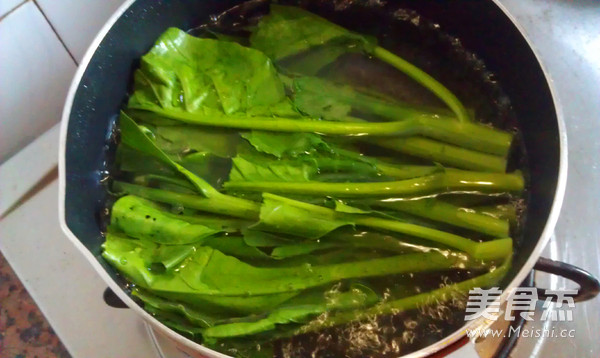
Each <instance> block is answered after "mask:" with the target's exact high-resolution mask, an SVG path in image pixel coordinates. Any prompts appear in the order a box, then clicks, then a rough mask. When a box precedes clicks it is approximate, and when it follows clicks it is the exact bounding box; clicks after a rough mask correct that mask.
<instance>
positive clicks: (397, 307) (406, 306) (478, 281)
mask: <svg viewBox="0 0 600 358" xmlns="http://www.w3.org/2000/svg"><path fill="white" fill-rule="evenodd" d="M510 263H511V260H510V257H508V258H507V259H506V261H505V262H504V263H503V264H502V266H500V267H498V268H496V269H495V270H493V271H491V272H489V273H486V274H483V275H481V276H477V277H475V278H471V279H468V280H465V281H462V282H459V283H455V284H452V285H448V286H444V287H442V288H439V289H437V290H433V291H429V292H425V293H421V294H418V295H415V296H410V297H406V298H401V299H398V300H394V301H387V302H382V303H381V304H378V305H376V306H374V307H371V308H369V309H362V310H356V311H349V312H340V313H336V314H333V315H331V316H329V317H327V318H326V319H319V320H314V321H312V322H311V323H309V324H307V325H305V326H303V327H301V328H300V329H299V330H298V331H297V332H295V333H296V334H304V333H309V332H315V331H320V330H322V329H325V328H329V327H334V326H338V325H342V324H346V323H349V322H352V321H362V320H365V319H370V318H373V317H376V316H379V315H388V314H398V313H400V312H404V311H408V310H411V309H416V308H420V307H424V306H429V305H436V304H442V303H444V302H448V301H452V300H453V299H456V298H457V297H460V298H464V297H465V296H466V295H467V293H468V292H469V290H471V289H473V288H477V287H491V286H494V285H498V284H499V283H500V281H501V280H502V279H503V278H504V276H505V275H506V273H507V272H508V269H509V268H510Z"/></svg>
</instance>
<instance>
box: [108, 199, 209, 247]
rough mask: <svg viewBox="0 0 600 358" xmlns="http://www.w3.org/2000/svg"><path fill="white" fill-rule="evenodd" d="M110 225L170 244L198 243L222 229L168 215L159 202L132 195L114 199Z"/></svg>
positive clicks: (140, 237)
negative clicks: (158, 204) (159, 205)
mask: <svg viewBox="0 0 600 358" xmlns="http://www.w3.org/2000/svg"><path fill="white" fill-rule="evenodd" d="M111 225H112V226H115V227H118V228H119V229H120V230H121V231H123V232H124V233H126V234H127V235H129V236H131V237H135V238H138V239H145V240H149V241H153V242H156V243H159V244H171V245H181V244H192V243H198V242H200V241H201V240H203V239H205V238H207V237H209V236H211V235H214V234H216V233H218V232H219V231H217V230H215V229H211V228H209V227H206V226H203V225H198V224H190V223H189V222H187V221H184V220H177V219H174V218H173V217H171V216H168V215H165V214H164V213H163V211H162V210H161V209H160V208H159V207H158V206H157V205H156V204H154V203H152V202H150V201H148V200H145V199H142V198H138V197H135V196H131V195H128V196H124V197H122V198H120V199H119V200H117V201H116V202H115V204H114V205H113V207H112V215H111Z"/></svg>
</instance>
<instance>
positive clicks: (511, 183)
mask: <svg viewBox="0 0 600 358" xmlns="http://www.w3.org/2000/svg"><path fill="white" fill-rule="evenodd" d="M224 187H225V188H226V189H228V190H237V191H250V192H270V193H285V194H306V195H323V196H330V195H332V196H338V197H365V196H383V195H400V196H414V195H421V194H431V193H439V192H448V191H475V192H486V193H502V192H519V191H521V190H523V187H524V181H523V177H522V175H521V173H519V172H516V173H514V174H495V173H480V172H465V171H458V170H457V171H449V172H446V173H438V174H433V175H428V176H424V177H420V178H415V179H407V180H400V181H393V182H375V183H323V182H314V181H309V182H266V181H265V182H262V181H260V182H246V181H230V182H226V183H225V184H224Z"/></svg>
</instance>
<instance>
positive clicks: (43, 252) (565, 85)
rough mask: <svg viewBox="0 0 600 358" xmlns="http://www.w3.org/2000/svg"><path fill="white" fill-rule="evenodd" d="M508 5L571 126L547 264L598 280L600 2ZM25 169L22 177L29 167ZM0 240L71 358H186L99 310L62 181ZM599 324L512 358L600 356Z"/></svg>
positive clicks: (136, 323)
mask: <svg viewBox="0 0 600 358" xmlns="http://www.w3.org/2000/svg"><path fill="white" fill-rule="evenodd" d="M501 3H502V5H504V6H505V7H506V8H507V9H508V11H509V13H510V14H511V15H512V16H514V17H515V18H516V19H517V21H518V23H519V24H520V26H521V27H522V29H523V30H524V33H525V34H526V35H527V36H528V37H529V39H530V42H531V44H532V46H533V47H534V49H535V50H536V52H537V54H538V55H539V56H540V58H541V62H542V64H543V66H544V67H545V68H546V70H547V71H548V73H549V74H550V77H551V79H552V87H553V89H554V95H555V99H556V101H557V102H558V104H559V109H560V111H561V113H562V115H563V118H564V120H565V122H566V125H567V134H568V149H569V174H568V175H569V177H568V184H567V192H566V199H565V203H564V206H563V210H562V213H561V217H560V219H559V222H558V226H557V229H556V235H555V237H553V238H552V240H551V242H550V243H549V244H548V246H547V248H546V250H545V253H544V256H546V257H549V258H552V259H558V260H562V261H565V262H568V263H572V264H576V265H578V266H580V267H582V268H585V269H586V270H589V271H590V272H591V273H593V274H595V275H596V276H600V241H599V240H598V234H599V233H600V222H598V220H597V216H598V213H600V157H599V156H598V153H600V141H599V140H597V139H596V137H597V136H598V135H599V134H600V25H599V24H600V0H501ZM55 132H56V131H55ZM55 136H56V133H50V134H48V135H47V136H46V137H47V138H44V143H42V144H43V145H40V144H39V143H38V144H36V143H33V144H32V148H28V149H29V150H30V152H32V153H35V151H36V150H37V151H39V152H40V153H41V152H46V153H47V148H48V143H47V142H48V141H52V140H55V143H57V142H58V138H54V137H55ZM36 145H37V146H38V147H36ZM52 159H53V160H54V161H56V158H55V157H53V158H52ZM21 161H22V166H23V168H25V167H26V165H27V164H28V159H27V158H23V159H22V160H21ZM12 165H16V166H17V167H18V163H17V164H14V163H13V164H12ZM0 238H1V240H0V249H1V250H2V252H3V253H4V255H5V256H6V257H7V259H8V261H9V262H10V263H11V265H12V266H13V268H14V269H15V271H16V272H17V274H18V275H19V276H20V278H21V279H22V280H23V282H24V284H25V286H26V287H27V289H28V290H29V291H30V293H31V294H32V296H33V298H34V299H35V300H36V302H37V303H38V304H39V306H40V308H41V309H42V311H43V312H44V314H45V315H46V317H47V318H48V319H49V321H50V323H51V324H52V326H53V328H54V329H55V331H56V332H57V334H58V335H59V336H60V338H61V339H62V340H63V342H64V344H65V346H66V347H67V349H68V350H69V351H70V353H71V354H72V355H73V356H74V357H86V358H94V357H98V358H100V357H103V358H104V357H116V358H129V357H161V356H164V357H168V358H180V357H185V356H184V355H181V354H179V353H177V351H175V350H173V347H172V346H170V345H169V343H168V342H166V341H163V340H161V339H160V338H159V339H157V340H154V339H153V338H152V337H151V335H149V331H148V330H147V329H146V327H145V325H144V323H143V322H142V321H141V320H140V319H139V318H138V317H137V316H136V315H135V314H134V313H133V312H131V311H128V310H118V309H113V308H110V307H108V306H106V305H105V304H104V303H103V302H102V299H101V297H102V292H103V290H104V288H105V286H104V284H103V283H102V281H101V279H100V278H99V277H97V276H96V274H95V273H94V272H93V270H92V268H91V267H89V265H88V264H87V262H86V261H85V260H84V259H83V258H82V257H80V254H79V253H78V252H77V251H76V249H75V248H74V247H73V246H72V245H71V243H70V242H69V241H68V240H67V238H66V237H64V236H63V234H62V232H61V231H60V228H59V226H58V219H57V184H56V182H54V183H52V184H50V185H49V186H48V187H46V188H45V189H43V190H42V191H41V192H39V193H38V194H37V195H35V196H34V197H33V198H31V199H29V200H28V201H27V202H26V203H25V204H24V205H23V206H21V207H20V208H19V209H17V210H16V211H14V212H12V213H11V214H10V215H8V216H7V217H6V218H4V219H3V220H2V222H0ZM537 281H538V286H542V287H549V288H562V287H565V285H566V282H564V281H562V280H556V279H552V280H550V279H548V278H547V277H538V278H537ZM598 317H600V298H596V299H595V300H592V301H589V302H585V303H580V304H577V306H576V309H575V310H574V311H573V321H572V322H555V323H554V325H555V326H557V328H559V329H560V328H565V329H575V338H572V339H565V338H545V339H520V340H519V342H518V344H517V346H516V348H515V350H514V351H513V353H512V357H515V358H519V357H566V356H571V357H578V358H586V357H589V358H592V357H593V358H595V357H598V356H600V340H598V332H600V320H598ZM541 324H542V322H534V323H532V324H529V323H528V325H530V326H531V327H532V328H542V327H541ZM158 347H160V349H161V350H162V353H159V352H158V351H157V348H158ZM461 357H464V356H461Z"/></svg>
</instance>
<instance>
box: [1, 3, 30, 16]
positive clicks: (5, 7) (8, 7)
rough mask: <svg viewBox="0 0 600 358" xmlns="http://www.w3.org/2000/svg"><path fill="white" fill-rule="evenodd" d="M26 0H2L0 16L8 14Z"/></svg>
mask: <svg viewBox="0 0 600 358" xmlns="http://www.w3.org/2000/svg"><path fill="white" fill-rule="evenodd" d="M24 1H25V0H0V18H2V16H4V15H6V14H8V13H9V12H10V11H11V10H12V9H14V8H15V7H17V6H18V5H19V4H21V3H23V2H24Z"/></svg>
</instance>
